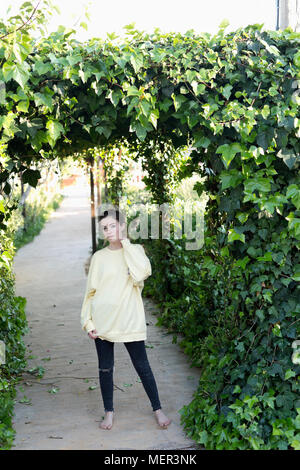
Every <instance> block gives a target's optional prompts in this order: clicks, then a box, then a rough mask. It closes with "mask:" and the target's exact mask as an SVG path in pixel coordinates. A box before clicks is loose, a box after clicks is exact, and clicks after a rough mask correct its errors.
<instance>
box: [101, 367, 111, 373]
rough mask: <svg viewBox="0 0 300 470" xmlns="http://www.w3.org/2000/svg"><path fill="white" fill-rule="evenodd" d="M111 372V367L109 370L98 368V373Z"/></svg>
mask: <svg viewBox="0 0 300 470" xmlns="http://www.w3.org/2000/svg"><path fill="white" fill-rule="evenodd" d="M112 371H113V367H111V368H110V369H100V367H99V372H112Z"/></svg>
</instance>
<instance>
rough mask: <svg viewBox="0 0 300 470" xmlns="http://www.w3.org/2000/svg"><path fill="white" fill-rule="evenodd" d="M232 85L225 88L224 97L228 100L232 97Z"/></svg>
mask: <svg viewBox="0 0 300 470" xmlns="http://www.w3.org/2000/svg"><path fill="white" fill-rule="evenodd" d="M231 90H232V85H229V84H228V85H226V86H224V87H223V90H222V95H223V96H225V98H226V99H227V100H228V99H229V97H230V95H231Z"/></svg>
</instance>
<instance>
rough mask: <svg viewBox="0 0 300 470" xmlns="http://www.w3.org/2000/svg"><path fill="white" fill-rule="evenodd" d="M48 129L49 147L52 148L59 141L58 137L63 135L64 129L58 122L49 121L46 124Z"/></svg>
mask: <svg viewBox="0 0 300 470" xmlns="http://www.w3.org/2000/svg"><path fill="white" fill-rule="evenodd" d="M46 127H47V129H48V135H49V137H50V139H49V143H50V145H51V147H54V145H55V142H56V141H57V139H59V137H60V135H61V134H62V133H63V131H64V128H63V126H62V124H61V123H60V122H58V121H53V120H51V119H50V120H49V121H48V122H47V124H46Z"/></svg>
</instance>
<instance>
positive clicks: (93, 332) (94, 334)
mask: <svg viewBox="0 0 300 470" xmlns="http://www.w3.org/2000/svg"><path fill="white" fill-rule="evenodd" d="M88 336H89V337H90V338H92V339H96V338H97V337H98V333H97V330H91V331H89V332H88Z"/></svg>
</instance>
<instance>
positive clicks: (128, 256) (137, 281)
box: [121, 238, 152, 286]
mask: <svg viewBox="0 0 300 470" xmlns="http://www.w3.org/2000/svg"><path fill="white" fill-rule="evenodd" d="M121 243H122V246H123V248H124V257H125V261H126V263H127V266H128V268H129V275H130V276H131V277H132V279H133V285H135V286H136V285H140V286H142V285H143V281H144V280H145V279H147V277H149V276H151V274H152V268H151V263H150V260H149V258H148V257H147V255H146V253H145V250H144V247H143V246H142V245H139V244H133V243H131V242H130V240H129V238H124V239H122V240H121Z"/></svg>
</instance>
